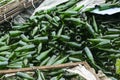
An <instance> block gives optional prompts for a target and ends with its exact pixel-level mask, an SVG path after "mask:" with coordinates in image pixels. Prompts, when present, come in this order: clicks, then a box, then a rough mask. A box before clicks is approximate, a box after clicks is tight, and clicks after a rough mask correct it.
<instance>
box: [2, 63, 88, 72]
mask: <svg viewBox="0 0 120 80" xmlns="http://www.w3.org/2000/svg"><path fill="white" fill-rule="evenodd" d="M79 64H81V65H87V62H77V63H66V64H59V65H52V66H36V67H30V68H21V69H9V70H0V74H9V73H16V72H27V71H34V70H36V69H39V70H49V69H58V68H66V67H75V66H78V65H79ZM88 67H89V66H88V65H87V68H88Z"/></svg>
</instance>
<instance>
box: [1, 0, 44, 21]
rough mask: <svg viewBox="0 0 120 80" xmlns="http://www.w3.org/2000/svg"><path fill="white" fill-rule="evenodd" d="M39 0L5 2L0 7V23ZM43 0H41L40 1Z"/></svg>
mask: <svg viewBox="0 0 120 80" xmlns="http://www.w3.org/2000/svg"><path fill="white" fill-rule="evenodd" d="M39 1H40V0H33V2H32V0H29V1H28V0H16V1H14V2H11V3H9V4H6V5H4V6H2V7H0V23H3V22H5V21H6V20H8V19H10V18H12V17H14V16H15V15H17V14H19V13H20V12H22V11H23V10H24V9H26V8H28V7H30V6H33V4H32V3H34V4H35V3H37V2H39ZM42 1H43V0H41V2H42Z"/></svg>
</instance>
